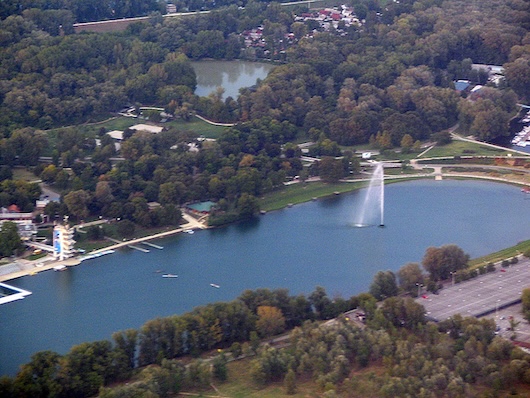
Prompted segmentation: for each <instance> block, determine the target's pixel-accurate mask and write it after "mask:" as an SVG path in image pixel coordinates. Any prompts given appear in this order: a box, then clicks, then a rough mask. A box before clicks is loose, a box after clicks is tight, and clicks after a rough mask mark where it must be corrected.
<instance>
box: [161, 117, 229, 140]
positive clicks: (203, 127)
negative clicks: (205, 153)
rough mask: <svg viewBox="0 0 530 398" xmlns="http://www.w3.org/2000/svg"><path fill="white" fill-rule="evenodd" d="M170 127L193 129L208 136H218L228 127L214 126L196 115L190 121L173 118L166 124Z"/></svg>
mask: <svg viewBox="0 0 530 398" xmlns="http://www.w3.org/2000/svg"><path fill="white" fill-rule="evenodd" d="M165 125H166V126H168V127H175V128H176V129H178V130H185V131H193V132H195V133H197V134H198V135H202V136H204V137H206V138H218V137H219V136H220V135H221V133H222V132H223V131H225V130H226V129H227V128H228V127H224V126H214V125H212V124H209V123H206V122H205V121H202V120H201V119H199V118H196V117H194V118H193V119H191V120H190V121H189V122H185V121H183V120H173V121H171V122H168V123H166V124H165Z"/></svg>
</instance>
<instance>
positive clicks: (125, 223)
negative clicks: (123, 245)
mask: <svg viewBox="0 0 530 398" xmlns="http://www.w3.org/2000/svg"><path fill="white" fill-rule="evenodd" d="M135 229H136V227H135V225H134V223H133V222H132V221H130V220H121V221H120V222H119V223H118V233H119V234H120V235H121V236H125V237H126V238H128V237H131V236H133V235H134V230H135Z"/></svg>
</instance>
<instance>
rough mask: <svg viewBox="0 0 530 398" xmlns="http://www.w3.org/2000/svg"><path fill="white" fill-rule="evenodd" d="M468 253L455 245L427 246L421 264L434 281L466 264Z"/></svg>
mask: <svg viewBox="0 0 530 398" xmlns="http://www.w3.org/2000/svg"><path fill="white" fill-rule="evenodd" d="M468 261H469V255H468V254H466V253H464V251H463V250H462V249H461V248H459V247H458V246H456V245H444V246H441V247H429V248H427V250H426V251H425V255H424V256H423V260H422V265H423V268H425V270H426V271H427V272H429V274H430V277H431V279H432V280H434V281H439V280H444V279H448V278H449V277H450V276H451V273H452V272H456V271H458V270H461V269H464V268H466V267H467V266H468Z"/></svg>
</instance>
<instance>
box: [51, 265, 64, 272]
mask: <svg viewBox="0 0 530 398" xmlns="http://www.w3.org/2000/svg"><path fill="white" fill-rule="evenodd" d="M53 269H54V271H64V270H66V265H62V264H61V265H56V266H55V267H53Z"/></svg>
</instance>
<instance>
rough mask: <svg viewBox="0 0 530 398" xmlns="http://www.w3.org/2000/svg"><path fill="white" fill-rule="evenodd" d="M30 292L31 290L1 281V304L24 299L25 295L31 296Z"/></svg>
mask: <svg viewBox="0 0 530 398" xmlns="http://www.w3.org/2000/svg"><path fill="white" fill-rule="evenodd" d="M30 294H31V292H30V291H28V290H24V289H20V288H18V287H15V286H11V285H8V284H6V283H0V304H5V303H9V302H11V301H15V300H22V299H23V298H24V297H26V296H29V295H30Z"/></svg>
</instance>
